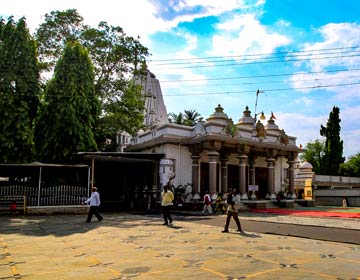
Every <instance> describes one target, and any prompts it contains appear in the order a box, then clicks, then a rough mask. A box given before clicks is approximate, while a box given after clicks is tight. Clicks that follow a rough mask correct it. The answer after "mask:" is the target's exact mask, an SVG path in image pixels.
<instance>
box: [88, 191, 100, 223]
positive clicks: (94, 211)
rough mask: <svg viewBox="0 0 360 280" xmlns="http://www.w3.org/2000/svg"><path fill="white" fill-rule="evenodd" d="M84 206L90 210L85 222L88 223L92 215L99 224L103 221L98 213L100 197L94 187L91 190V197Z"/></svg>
mask: <svg viewBox="0 0 360 280" xmlns="http://www.w3.org/2000/svg"><path fill="white" fill-rule="evenodd" d="M85 204H89V205H90V210H89V213H88V216H87V219H86V222H87V223H90V222H91V218H92V216H93V215H95V216H96V218H97V219H98V220H99V222H101V221H102V220H103V217H102V216H101V215H100V213H99V206H100V195H99V193H98V192H97V188H96V187H92V188H91V196H90V197H89V198H88V199H87V200H86V201H85Z"/></svg>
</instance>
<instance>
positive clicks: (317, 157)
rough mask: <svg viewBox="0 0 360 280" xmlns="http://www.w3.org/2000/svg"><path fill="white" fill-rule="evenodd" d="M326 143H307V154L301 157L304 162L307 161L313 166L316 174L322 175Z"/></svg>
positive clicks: (317, 140)
mask: <svg viewBox="0 0 360 280" xmlns="http://www.w3.org/2000/svg"><path fill="white" fill-rule="evenodd" d="M324 150H325V143H324V141H320V140H319V139H316V140H315V141H314V142H310V143H307V144H306V146H305V152H304V153H303V154H301V155H300V159H301V160H302V161H307V162H309V163H311V165H312V166H313V171H314V172H315V174H321V172H322V170H321V160H322V157H323V155H324Z"/></svg>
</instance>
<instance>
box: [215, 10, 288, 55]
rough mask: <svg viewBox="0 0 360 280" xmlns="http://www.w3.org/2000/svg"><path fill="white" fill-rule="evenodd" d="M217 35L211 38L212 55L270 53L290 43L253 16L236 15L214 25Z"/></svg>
mask: <svg viewBox="0 0 360 280" xmlns="http://www.w3.org/2000/svg"><path fill="white" fill-rule="evenodd" d="M216 28H217V29H218V35H215V36H214V37H213V49H212V50H211V51H210V52H209V53H211V54H212V55H222V56H224V55H225V56H226V55H243V54H259V53H260V54H261V53H269V54H270V53H272V52H273V51H274V50H275V49H276V48H278V47H280V46H284V45H287V44H289V43H290V39H289V38H287V37H286V36H284V35H281V34H278V33H276V32H272V31H270V30H268V29H267V28H266V26H264V25H261V23H260V22H259V21H258V20H257V19H256V15H255V14H244V15H236V16H234V17H232V18H231V19H228V20H225V21H223V22H222V23H219V24H217V25H216Z"/></svg>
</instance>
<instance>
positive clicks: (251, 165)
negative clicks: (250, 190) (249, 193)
mask: <svg viewBox="0 0 360 280" xmlns="http://www.w3.org/2000/svg"><path fill="white" fill-rule="evenodd" d="M249 173H250V174H249V175H250V185H255V160H250V161H249Z"/></svg>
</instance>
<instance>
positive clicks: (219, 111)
mask: <svg viewBox="0 0 360 280" xmlns="http://www.w3.org/2000/svg"><path fill="white" fill-rule="evenodd" d="M206 121H220V122H224V123H227V122H228V121H229V117H228V116H227V115H226V114H225V113H224V108H223V107H221V105H220V104H219V105H218V106H217V107H216V108H215V112H214V113H212V114H211V115H210V117H209V118H207V119H206Z"/></svg>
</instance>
